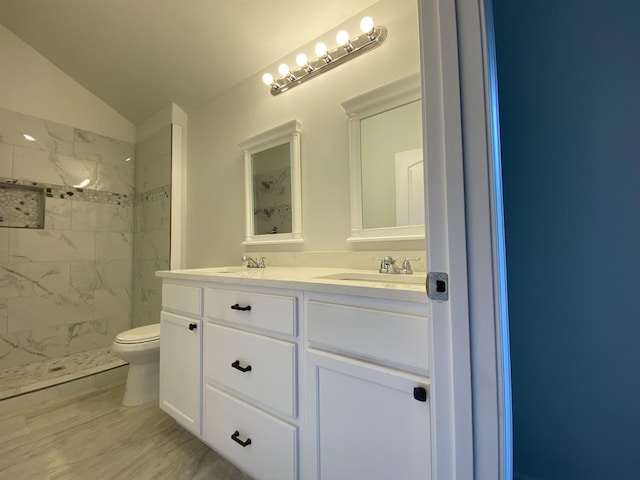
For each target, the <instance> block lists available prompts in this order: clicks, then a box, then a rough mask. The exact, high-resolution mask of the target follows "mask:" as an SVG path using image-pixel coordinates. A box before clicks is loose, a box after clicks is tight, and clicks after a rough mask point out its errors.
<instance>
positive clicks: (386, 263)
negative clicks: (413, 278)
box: [373, 255, 420, 275]
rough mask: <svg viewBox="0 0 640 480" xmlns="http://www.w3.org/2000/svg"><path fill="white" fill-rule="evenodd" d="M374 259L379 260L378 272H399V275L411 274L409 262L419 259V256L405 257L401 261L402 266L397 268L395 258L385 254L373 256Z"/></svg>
mask: <svg viewBox="0 0 640 480" xmlns="http://www.w3.org/2000/svg"><path fill="white" fill-rule="evenodd" d="M373 259H374V260H380V270H379V272H380V273H390V274H400V275H412V274H413V270H412V269H411V262H412V261H416V260H420V259H419V258H405V259H404V261H403V262H402V267H400V268H398V266H397V265H396V260H395V259H394V258H393V257H391V256H389V255H387V256H386V257H373Z"/></svg>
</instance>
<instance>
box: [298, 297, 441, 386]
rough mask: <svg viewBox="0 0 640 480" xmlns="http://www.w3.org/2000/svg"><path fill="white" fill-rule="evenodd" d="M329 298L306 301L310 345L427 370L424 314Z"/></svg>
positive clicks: (427, 329) (426, 330) (427, 323)
mask: <svg viewBox="0 0 640 480" xmlns="http://www.w3.org/2000/svg"><path fill="white" fill-rule="evenodd" d="M391 307H392V306H391V305H390V308H389V310H388V311H387V310H382V309H373V308H365V307H363V306H354V305H348V304H342V303H337V302H336V303H332V302H331V301H320V300H309V301H308V302H307V317H308V323H307V336H308V340H309V343H310V344H311V345H312V346H316V347H318V348H323V349H326V350H331V351H334V352H337V353H347V354H352V355H354V356H356V357H362V358H365V359H371V360H376V361H378V362H380V363H383V364H387V365H391V366H396V367H398V366H406V367H410V368H411V369H417V370H419V371H420V372H422V373H426V371H427V370H428V369H429V321H428V319H427V318H426V317H423V316H419V315H412V314H407V313H396V312H394V311H391Z"/></svg>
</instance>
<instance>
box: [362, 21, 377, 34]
mask: <svg viewBox="0 0 640 480" xmlns="http://www.w3.org/2000/svg"><path fill="white" fill-rule="evenodd" d="M373 25H374V24H373V18H371V17H364V18H363V19H362V20H360V30H362V33H371V32H372V31H373Z"/></svg>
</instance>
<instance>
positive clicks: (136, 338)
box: [114, 323, 160, 344]
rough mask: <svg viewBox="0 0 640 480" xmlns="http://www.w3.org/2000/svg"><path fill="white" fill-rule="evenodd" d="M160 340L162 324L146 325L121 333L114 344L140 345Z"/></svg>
mask: <svg viewBox="0 0 640 480" xmlns="http://www.w3.org/2000/svg"><path fill="white" fill-rule="evenodd" d="M159 339H160V324H159V323H155V324H153V325H145V326H143V327H137V328H132V329H131V330H125V331H124V332H120V333H119V334H118V335H117V336H116V338H115V340H114V342H115V343H121V344H139V343H148V342H154V341H156V340H159Z"/></svg>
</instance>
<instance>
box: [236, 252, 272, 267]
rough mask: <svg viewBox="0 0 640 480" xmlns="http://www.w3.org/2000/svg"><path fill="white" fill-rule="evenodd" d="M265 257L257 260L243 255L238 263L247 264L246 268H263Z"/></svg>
mask: <svg viewBox="0 0 640 480" xmlns="http://www.w3.org/2000/svg"><path fill="white" fill-rule="evenodd" d="M265 258H267V257H260V258H258V259H257V260H255V259H253V258H251V257H249V256H248V255H243V256H242V258H241V259H240V261H242V262H247V267H248V268H265V267H266V265H265V264H264V260H265Z"/></svg>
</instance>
